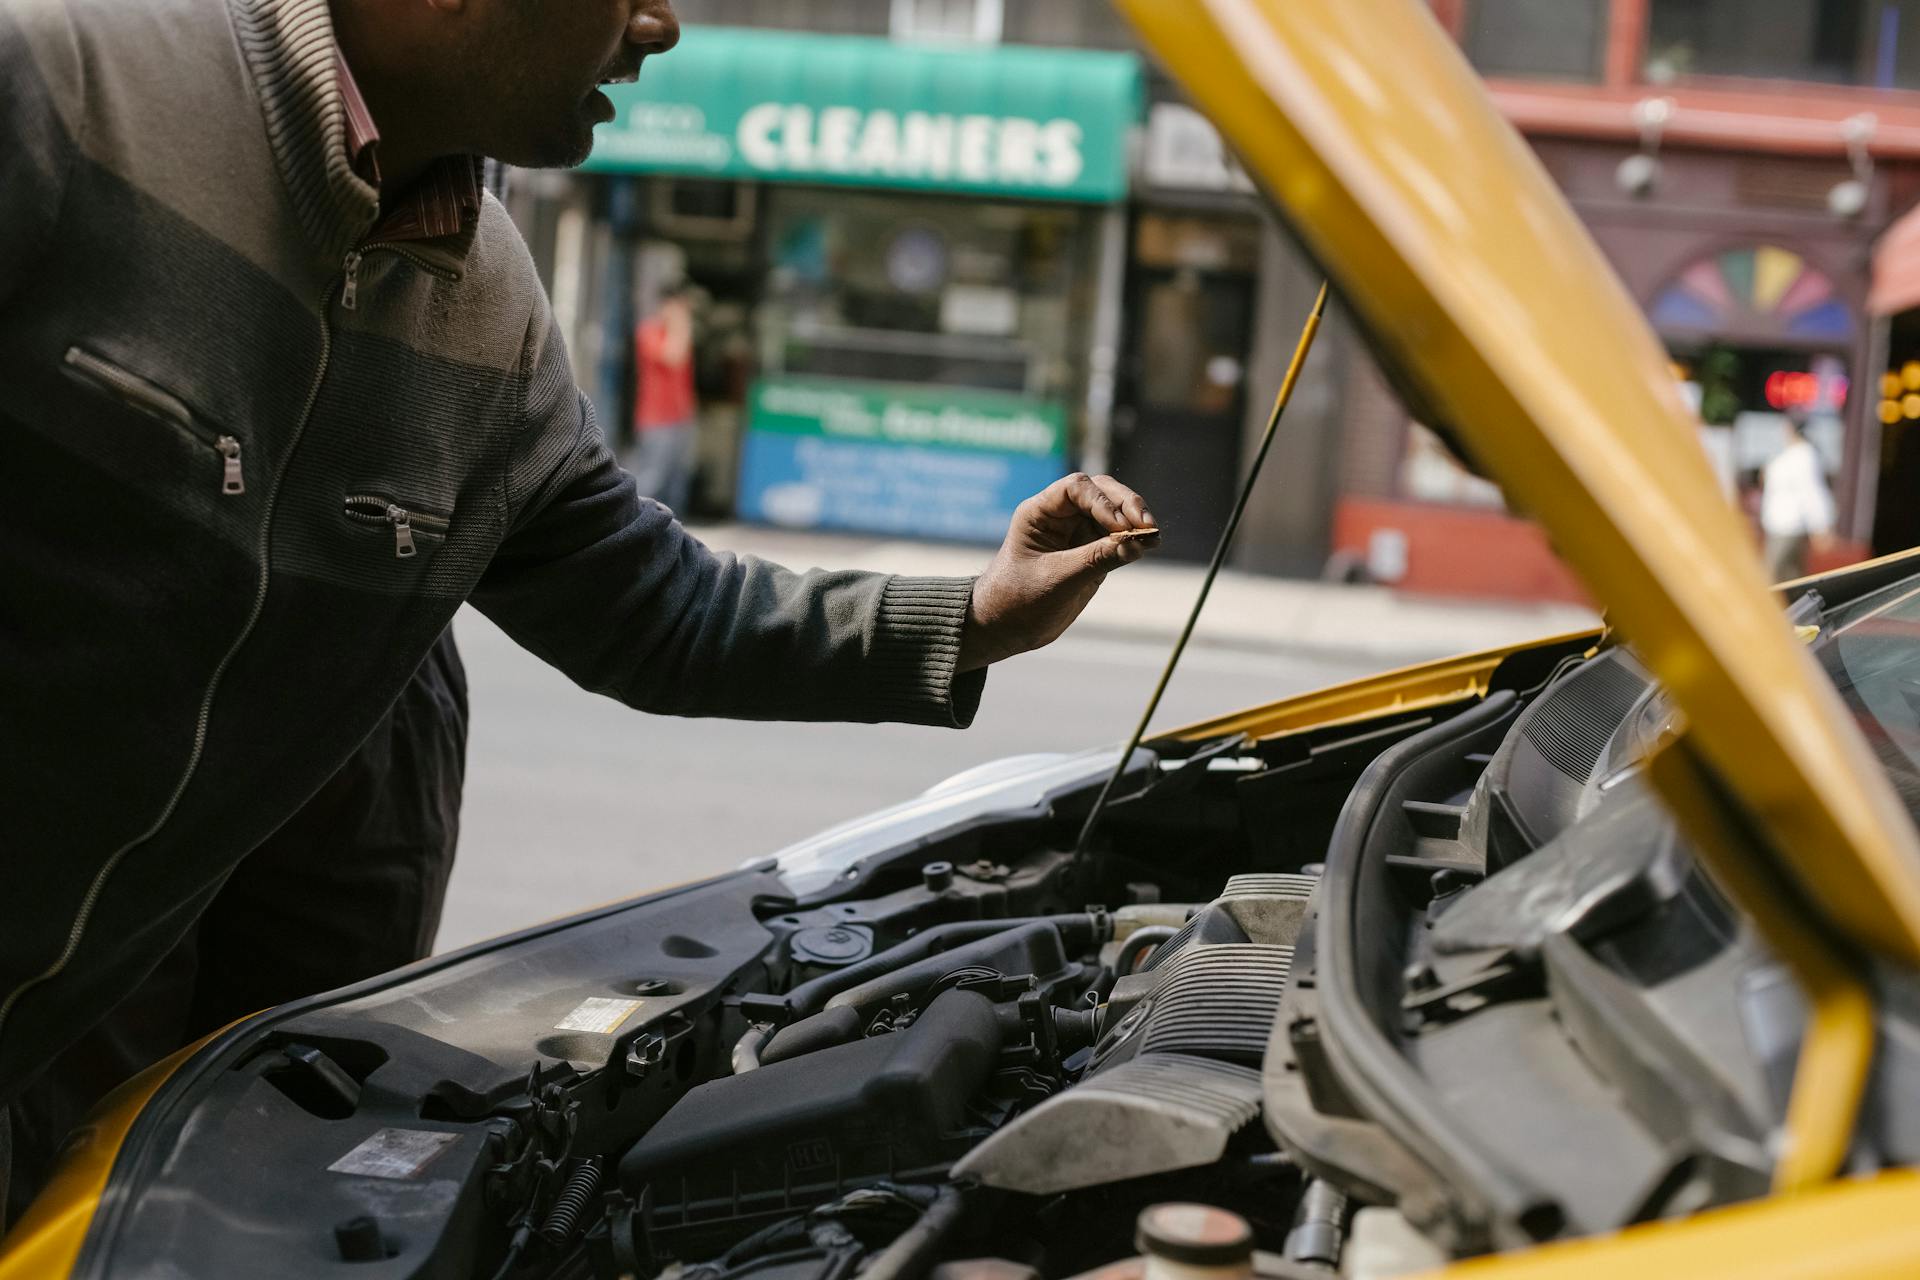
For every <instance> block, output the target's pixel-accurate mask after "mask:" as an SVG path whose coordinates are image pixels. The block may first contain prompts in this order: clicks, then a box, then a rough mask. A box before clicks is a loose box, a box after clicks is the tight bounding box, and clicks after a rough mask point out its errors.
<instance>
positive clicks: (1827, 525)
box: [1760, 414, 1834, 582]
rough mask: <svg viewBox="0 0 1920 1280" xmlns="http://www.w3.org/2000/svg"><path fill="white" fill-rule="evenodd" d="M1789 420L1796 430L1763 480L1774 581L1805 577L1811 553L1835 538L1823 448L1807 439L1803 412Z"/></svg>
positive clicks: (1763, 518)
mask: <svg viewBox="0 0 1920 1280" xmlns="http://www.w3.org/2000/svg"><path fill="white" fill-rule="evenodd" d="M1787 421H1788V422H1789V423H1790V424H1791V425H1792V428H1793V434H1792V436H1791V437H1790V438H1789V440H1788V442H1787V447H1786V448H1784V449H1782V450H1781V451H1780V452H1779V453H1778V454H1775V455H1774V458H1773V461H1771V462H1769V463H1767V466H1766V470H1765V471H1764V472H1763V473H1762V477H1761V481H1760V529H1761V532H1763V533H1764V534H1765V535H1766V554H1767V574H1768V576H1769V578H1770V579H1771V580H1772V581H1774V582H1787V581H1789V580H1791V579H1794V578H1799V577H1803V576H1805V574H1806V572H1807V555H1808V552H1809V551H1812V550H1822V551H1824V550H1825V549H1826V547H1827V546H1828V544H1829V543H1830V542H1831V540H1832V536H1833V522H1834V507H1833V494H1832V492H1831V491H1830V490H1829V489H1828V488H1827V476H1826V468H1825V467H1824V466H1823V465H1822V464H1821V462H1820V452H1819V450H1817V449H1815V448H1814V447H1813V441H1811V440H1809V439H1808V438H1807V420H1806V418H1805V416H1804V415H1801V414H1793V415H1791V416H1789V417H1788V419H1787Z"/></svg>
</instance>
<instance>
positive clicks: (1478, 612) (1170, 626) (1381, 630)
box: [693, 524, 1594, 667]
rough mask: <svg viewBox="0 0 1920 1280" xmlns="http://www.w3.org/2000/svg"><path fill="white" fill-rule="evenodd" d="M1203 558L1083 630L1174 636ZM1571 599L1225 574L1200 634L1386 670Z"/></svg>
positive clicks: (1159, 571)
mask: <svg viewBox="0 0 1920 1280" xmlns="http://www.w3.org/2000/svg"><path fill="white" fill-rule="evenodd" d="M693 532H694V534H695V535H696V536H698V537H699V538H700V539H701V540H702V541H703V542H705V543H706V544H707V545H708V546H710V547H713V548H714V549H716V550H724V551H734V552H739V553H742V554H751V555H756V556H761V557H763V558H765V559H768V560H773V561H775V562H777V563H779V564H784V565H786V566H788V567H789V568H794V569H806V568H813V567H816V566H818V567H823V568H831V569H872V570H879V571H881V572H886V573H912V574H936V575H953V576H959V575H965V574H972V573H978V572H979V571H980V570H981V568H982V567H984V566H985V564H986V563H987V560H988V558H989V557H990V555H991V554H992V553H991V551H990V550H989V549H988V548H986V547H967V546H953V545H950V544H944V543H921V542H905V541H898V540H886V539H880V538H875V537H870V536H863V535H858V534H831V533H813V532H804V533H803V532H796V531H792V530H784V529H769V528H762V527H759V526H755V525H744V524H705V525H695V526H693ZM1204 575H1205V566H1204V565H1197V564H1172V563H1164V562H1155V561H1147V562H1144V563H1141V564H1134V565H1128V566H1127V567H1126V568H1124V569H1122V570H1120V571H1119V572H1117V573H1114V574H1112V575H1110V576H1109V577H1108V578H1107V581H1106V583H1105V585H1103V586H1102V587H1101V588H1100V594H1099V595H1097V596H1095V597H1094V600H1093V603H1092V604H1091V605H1089V606H1088V607H1087V611H1086V613H1085V614H1083V615H1081V618H1080V621H1079V622H1077V623H1075V624H1074V629H1075V631H1076V632H1078V633H1081V634H1089V633H1093V634H1102V635H1106V636H1110V637H1116V638H1129V639H1136V640H1141V641H1146V642H1151V643H1158V644H1167V645H1171V644H1172V643H1173V641H1174V638H1175V637H1176V636H1178V635H1179V633H1180V627H1181V624H1182V623H1184V622H1185V621H1186V616H1187V613H1188V611H1189V610H1190V609H1192V607H1193V600H1194V596H1195V595H1196V594H1197V593H1198V592H1199V590H1200V580H1201V578H1202V577H1203V576H1204ZM1593 622H1594V614H1593V613H1592V612H1591V611H1589V610H1586V609H1582V608H1579V607H1577V606H1573V605H1566V604H1558V603H1548V604H1510V603H1489V602H1485V601H1477V600H1448V599H1437V598H1432V597H1423V596H1413V595H1406V594H1402V593H1400V592H1397V591H1394V590H1392V589H1391V588H1388V587H1352V586H1340V585H1336V584H1333V583H1325V582H1304V581H1300V580H1297V579H1288V578H1269V577H1265V576H1263V575H1259V574H1248V573H1235V572H1232V571H1231V570H1228V571H1223V572H1222V573H1221V574H1220V579H1219V581H1217V582H1215V583H1214V586H1213V594H1212V595H1211V596H1210V597H1209V598H1208V600H1207V607H1206V610H1205V612H1203V613H1202V614H1201V615H1200V623H1199V626H1198V627H1196V628H1195V630H1194V637H1193V643H1194V644H1196V645H1210V646H1215V647H1220V648H1232V649H1243V650H1252V651H1256V652H1287V653H1308V654H1316V653H1317V654H1328V655H1337V656H1340V657H1344V658H1351V659H1358V660H1364V661H1370V662H1377V663H1379V664H1380V665H1381V666H1382V667H1388V666H1395V665H1401V664H1405V663H1411V662H1420V661H1424V660H1426V659H1429V658H1440V657H1446V656H1448V655H1450V654H1456V653H1466V652H1470V651H1472V650H1475V649H1487V648H1492V647H1494V646H1496V645H1502V644H1510V643H1513V642H1515V641H1520V640H1528V639H1532V638H1534V637H1538V636H1548V635H1554V634H1557V633H1559V632H1563V631H1573V630H1577V629H1579V628H1581V627H1585V626H1590V625H1592V623H1593Z"/></svg>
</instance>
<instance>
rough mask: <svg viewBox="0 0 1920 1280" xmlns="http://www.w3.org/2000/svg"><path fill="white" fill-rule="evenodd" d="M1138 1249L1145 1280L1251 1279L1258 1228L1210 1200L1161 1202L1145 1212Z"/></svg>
mask: <svg viewBox="0 0 1920 1280" xmlns="http://www.w3.org/2000/svg"><path fill="white" fill-rule="evenodd" d="M1133 1243H1134V1247H1135V1248H1137V1249H1139V1250H1140V1252H1141V1254H1143V1255H1144V1256H1145V1258H1146V1263H1147V1269H1146V1277H1145V1280H1251V1277H1252V1276H1253V1228H1251V1227H1249V1226H1248V1225H1247V1220H1246V1219H1245V1218H1243V1217H1241V1216H1240V1215H1239V1214H1237V1213H1229V1212H1227V1211H1226V1210H1225V1209H1216V1208H1214V1207H1213V1206H1212V1205H1210V1204H1177V1203H1175V1204H1156V1205H1153V1206H1151V1207H1149V1208H1147V1209H1145V1210H1143V1211H1142V1212H1141V1214H1140V1218H1139V1221H1138V1223H1137V1224H1136V1226H1135V1228H1134V1235H1133Z"/></svg>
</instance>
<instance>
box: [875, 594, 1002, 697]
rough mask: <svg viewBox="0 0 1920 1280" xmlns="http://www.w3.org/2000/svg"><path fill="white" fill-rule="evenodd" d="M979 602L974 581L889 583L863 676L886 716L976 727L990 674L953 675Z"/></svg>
mask: <svg viewBox="0 0 1920 1280" xmlns="http://www.w3.org/2000/svg"><path fill="white" fill-rule="evenodd" d="M972 600H973V579H972V578H908V577H892V578H888V579H887V585H886V587H885V588H884V589H883V590H882V591H881V593H880V617H879V621H878V624H877V625H876V626H875V628H874V638H873V652H872V654H871V655H870V657H869V659H868V662H867V664H866V666H865V668H864V669H863V671H862V673H861V674H862V677H863V678H864V679H865V680H868V681H870V682H871V684H870V686H869V695H868V696H869V698H870V699H871V702H870V705H871V707H872V708H873V710H874V711H875V712H876V713H877V714H878V715H879V716H880V717H882V718H884V719H887V720H896V721H899V722H901V723H903V724H931V725H940V726H943V727H947V728H953V729H964V728H966V727H967V726H968V725H970V724H972V723H973V715H974V712H976V711H978V710H979V709H980V694H981V692H982V691H983V690H984V689H985V688H986V686H987V673H986V669H985V668H984V667H983V668H981V669H980V670H977V671H968V672H965V673H958V674H957V673H956V672H955V670H954V668H955V667H956V666H957V665H958V664H959V661H960V632H961V629H962V628H964V627H965V626H966V625H967V606H968V605H969V604H970V603H971V602H972Z"/></svg>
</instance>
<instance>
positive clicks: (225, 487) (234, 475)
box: [213, 436, 247, 494]
mask: <svg viewBox="0 0 1920 1280" xmlns="http://www.w3.org/2000/svg"><path fill="white" fill-rule="evenodd" d="M213 447H214V448H216V449H218V450H219V451H220V456H221V457H222V458H223V459H225V462H224V463H223V464H222V466H221V469H220V492H221V493H226V494H233V493H245V492H246V491H247V478H246V476H245V475H244V474H243V473H242V472H241V470H240V442H239V441H238V440H235V439H234V438H233V437H232V436H221V437H220V438H219V439H218V440H215V441H214V442H213Z"/></svg>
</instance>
